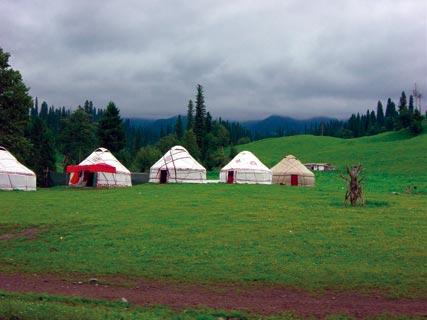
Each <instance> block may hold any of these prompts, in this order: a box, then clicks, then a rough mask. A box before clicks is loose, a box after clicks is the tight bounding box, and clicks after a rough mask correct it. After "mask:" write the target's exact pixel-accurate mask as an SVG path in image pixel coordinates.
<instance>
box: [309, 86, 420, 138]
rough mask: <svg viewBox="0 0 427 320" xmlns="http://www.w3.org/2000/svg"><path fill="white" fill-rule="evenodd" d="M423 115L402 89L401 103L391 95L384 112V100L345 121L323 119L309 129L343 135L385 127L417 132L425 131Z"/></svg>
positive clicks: (354, 135)
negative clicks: (373, 107)
mask: <svg viewBox="0 0 427 320" xmlns="http://www.w3.org/2000/svg"><path fill="white" fill-rule="evenodd" d="M423 118H424V117H423V116H422V114H421V111H420V110H419V109H417V108H415V106H414V97H413V96H412V95H410V96H409V102H408V100H407V98H406V93H405V91H402V93H401V96H400V99H399V104H398V106H397V108H396V104H395V102H394V101H393V100H391V99H390V98H388V100H387V104H386V108H385V112H384V108H383V104H382V102H381V100H379V101H378V103H377V108H376V111H375V110H369V109H368V110H367V111H366V113H365V114H360V113H357V114H352V115H351V116H350V118H349V119H348V120H346V121H339V120H330V121H327V122H321V123H319V124H317V125H316V126H314V127H313V128H310V129H309V130H307V133H310V134H314V135H325V136H333V137H341V138H357V137H363V136H370V135H375V134H378V133H381V132H385V131H393V130H401V129H408V130H409V131H410V132H411V133H412V134H414V135H416V134H419V133H421V132H422V131H423V125H422V122H423Z"/></svg>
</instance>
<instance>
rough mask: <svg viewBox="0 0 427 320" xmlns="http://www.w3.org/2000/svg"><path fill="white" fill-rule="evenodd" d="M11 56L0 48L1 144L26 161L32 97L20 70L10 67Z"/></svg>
mask: <svg viewBox="0 0 427 320" xmlns="http://www.w3.org/2000/svg"><path fill="white" fill-rule="evenodd" d="M9 58H10V54H9V53H7V52H4V51H3V49H2V48H0V145H1V146H4V147H5V148H7V149H8V150H9V151H10V152H12V153H13V154H14V155H15V156H16V157H17V158H18V159H20V160H21V161H25V160H28V157H27V156H26V155H28V154H29V150H30V143H29V141H28V139H27V138H26V137H25V130H26V128H27V126H28V121H29V117H28V114H29V110H30V108H31V106H32V99H31V97H30V96H29V94H28V90H29V89H28V88H27V87H26V86H25V84H24V82H23V80H22V77H21V74H20V73H19V71H17V70H14V69H12V68H11V67H10V65H9Z"/></svg>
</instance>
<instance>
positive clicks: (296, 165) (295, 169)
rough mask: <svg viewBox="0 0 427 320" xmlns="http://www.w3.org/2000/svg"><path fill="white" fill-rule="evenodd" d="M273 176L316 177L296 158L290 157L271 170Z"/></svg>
mask: <svg viewBox="0 0 427 320" xmlns="http://www.w3.org/2000/svg"><path fill="white" fill-rule="evenodd" d="M271 171H272V172H273V175H275V174H278V175H283V174H296V175H301V176H310V177H314V173H313V172H311V171H310V170H308V169H307V167H306V166H305V165H303V164H302V163H301V162H300V161H299V160H298V159H297V158H296V157H295V156H293V155H291V154H290V155H288V156H286V157H285V158H283V159H282V160H281V161H280V162H279V163H278V164H276V165H275V166H274V167H273V168H271Z"/></svg>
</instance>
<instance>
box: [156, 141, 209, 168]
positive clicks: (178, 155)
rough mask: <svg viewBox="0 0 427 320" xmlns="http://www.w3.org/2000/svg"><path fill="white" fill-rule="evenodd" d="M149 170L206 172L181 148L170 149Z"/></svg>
mask: <svg viewBox="0 0 427 320" xmlns="http://www.w3.org/2000/svg"><path fill="white" fill-rule="evenodd" d="M151 168H152V169H164V170H165V169H171V170H172V169H181V170H200V171H206V169H205V168H204V167H203V166H202V165H201V164H200V163H198V162H197V160H196V159H194V158H193V157H192V156H191V154H190V153H189V152H188V151H187V149H185V148H184V147H182V146H174V147H172V148H171V149H170V150H169V151H167V152H166V153H165V154H164V155H163V157H161V158H160V159H159V160H158V161H157V162H156V163H155V164H154V165H153V166H152V167H151Z"/></svg>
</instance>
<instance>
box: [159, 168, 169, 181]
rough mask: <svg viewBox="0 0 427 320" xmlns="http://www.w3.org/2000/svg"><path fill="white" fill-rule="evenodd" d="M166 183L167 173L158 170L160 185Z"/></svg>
mask: <svg viewBox="0 0 427 320" xmlns="http://www.w3.org/2000/svg"><path fill="white" fill-rule="evenodd" d="M166 182H168V171H167V170H160V183H166Z"/></svg>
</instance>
